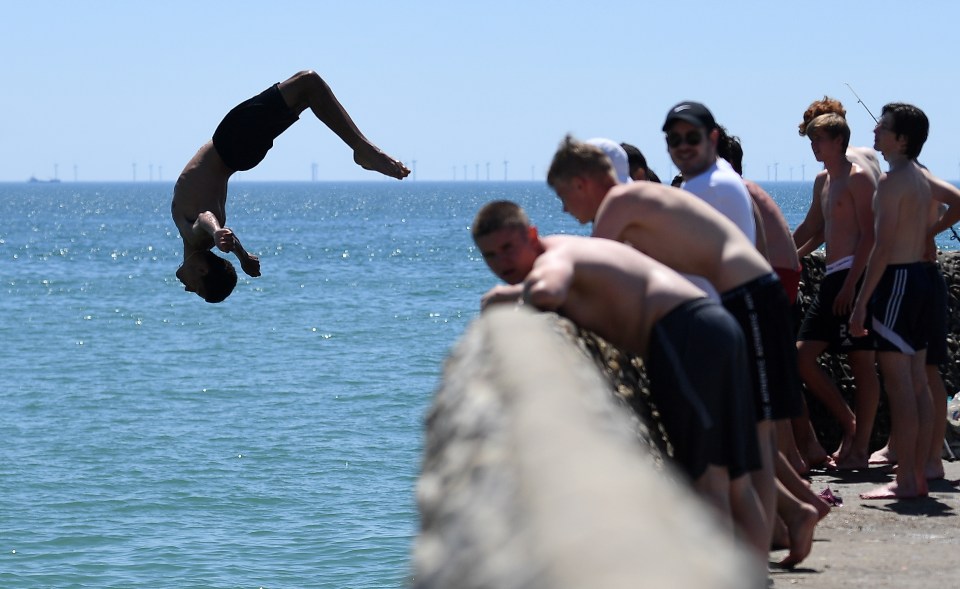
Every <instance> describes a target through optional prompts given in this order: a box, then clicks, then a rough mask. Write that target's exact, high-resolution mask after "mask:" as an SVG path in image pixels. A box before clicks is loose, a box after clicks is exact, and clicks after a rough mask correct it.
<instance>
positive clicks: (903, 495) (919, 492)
mask: <svg viewBox="0 0 960 589" xmlns="http://www.w3.org/2000/svg"><path fill="white" fill-rule="evenodd" d="M926 496H927V491H926V489H916V488H903V487H901V486H900V485H898V484H897V483H896V482H892V483H888V484H886V485H883V486H881V487H877V488H876V489H874V490H872V491H868V492H866V493H860V498H861V499H864V500H881V501H882V500H898V499H919V498H921V497H926Z"/></svg>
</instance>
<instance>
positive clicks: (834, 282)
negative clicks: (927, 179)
mask: <svg viewBox="0 0 960 589" xmlns="http://www.w3.org/2000/svg"><path fill="white" fill-rule="evenodd" d="M804 134H805V135H806V136H807V137H809V139H810V147H811V149H812V150H813V154H814V156H815V157H816V159H817V161H819V162H822V163H823V164H824V167H825V170H824V171H822V172H820V173H819V174H817V177H816V179H815V180H814V187H813V199H812V201H811V203H810V208H809V209H808V211H807V215H806V217H805V218H804V220H803V222H801V223H800V225H798V226H797V228H796V230H795V231H794V234H793V237H794V242H795V243H796V244H797V245H798V247H799V248H800V251H801V254H806V253H809V251H812V250H813V249H815V248H816V247H819V245H820V244H821V243H825V244H826V272H825V274H824V278H823V281H822V283H821V285H820V289H819V290H818V292H817V295H816V298H815V299H814V300H813V301H812V302H811V304H810V306H809V308H808V309H807V312H806V315H805V316H804V319H803V323H802V324H801V327H800V331H799V334H798V336H797V362H798V368H799V371H800V376H801V378H802V379H803V381H804V383H805V384H806V385H807V389H808V390H809V391H810V392H811V393H812V394H813V395H814V397H816V398H817V399H818V400H819V401H820V402H822V403H823V404H824V405H825V406H826V408H827V409H828V410H829V411H830V413H831V415H833V417H834V418H835V419H836V420H837V421H838V422H839V423H840V427H841V429H842V432H843V438H842V441H841V443H840V447H839V448H838V449H837V450H836V451H835V452H834V453H833V454H831V455H830V456H829V457H827V456H826V455H825V452H824V451H823V449H822V446H820V444H819V442H817V440H816V436H815V434H814V433H813V429H812V427H811V426H810V424H809V419H801V420H799V421H798V422H797V426H798V430H799V432H800V436H799V437H800V439H801V440H804V439H806V442H805V443H801V447H802V450H803V451H804V458H805V459H806V460H807V461H809V462H808V463H809V464H810V465H811V466H817V465H818V464H820V463H822V462H826V463H827V464H828V465H829V466H832V467H836V468H839V469H856V468H867V465H868V459H869V457H870V449H869V445H870V434H871V432H872V430H873V422H874V419H875V417H876V413H877V404H878V402H879V399H880V382H879V380H878V378H877V371H876V356H875V353H874V342H873V338H872V337H854V336H852V335H851V334H850V333H849V331H848V328H847V322H848V320H849V317H850V310H851V309H852V307H853V301H854V298H855V297H856V294H857V288H858V285H859V284H860V280H861V278H862V276H863V270H864V268H865V267H866V264H867V256H868V255H869V253H870V249H871V248H872V247H873V243H874V235H873V208H872V206H873V196H874V193H875V192H876V186H877V184H876V179H875V177H874V175H873V174H872V173H871V171H870V170H868V169H864V168H863V167H861V166H860V165H859V164H857V163H854V162H853V161H851V159H850V158H849V157H848V156H847V155H846V154H847V150H848V144H849V141H850V128H849V126H847V122H846V119H844V118H843V116H841V115H839V114H837V113H833V112H830V113H826V114H822V115H819V116H817V117H816V118H814V119H813V120H811V121H810V122H809V124H808V125H807V128H806V130H805V133H804ZM828 349H829V350H832V351H834V352H842V353H845V354H846V355H847V358H848V360H849V361H850V367H851V370H852V372H853V378H854V382H855V384H856V398H855V399H856V400H855V409H856V412H854V411H851V409H850V407H849V405H848V404H847V402H846V400H845V399H844V398H843V395H842V394H841V393H840V389H839V388H838V386H837V384H836V383H835V382H834V381H833V379H832V378H831V377H830V376H829V375H828V374H827V373H826V372H825V371H824V370H823V368H822V367H821V366H820V364H819V363H818V358H819V357H820V355H821V354H823V353H824V352H826V351H827V350H828Z"/></svg>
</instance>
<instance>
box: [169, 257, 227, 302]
mask: <svg viewBox="0 0 960 589" xmlns="http://www.w3.org/2000/svg"><path fill="white" fill-rule="evenodd" d="M177 278H178V279H179V280H180V282H182V283H183V286H184V290H186V291H187V292H195V293H197V295H198V296H200V297H201V298H203V300H205V301H207V302H208V303H219V302H221V301H223V300H224V299H226V298H227V297H228V296H230V293H232V292H233V289H234V287H235V286H236V285H237V271H236V269H234V267H233V264H231V263H230V261H229V260H225V259H223V258H221V257H220V256H218V255H216V254H214V253H213V252H211V251H208V250H203V251H199V252H196V253H194V254H192V255H191V256H189V257H188V258H187V259H186V260H184V261H183V265H181V266H180V268H178V269H177Z"/></svg>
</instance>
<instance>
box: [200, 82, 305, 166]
mask: <svg viewBox="0 0 960 589" xmlns="http://www.w3.org/2000/svg"><path fill="white" fill-rule="evenodd" d="M299 118H300V117H299V116H298V115H297V114H296V113H294V112H293V111H291V110H290V107H289V106H287V103H286V102H285V101H284V100H283V95H282V94H280V88H279V86H278V85H277V84H274V85H273V86H270V87H269V88H267V89H266V90H264V91H263V92H261V93H260V94H257V95H256V96H254V97H253V98H250V99H248V100H245V101H243V102H241V103H240V104H238V105H237V106H235V107H233V109H232V110H231V111H230V112H228V113H227V116H225V117H223V120H222V121H220V124H219V125H218V126H217V130H216V131H214V133H213V146H214V148H216V150H217V153H218V154H219V155H220V159H222V160H223V163H225V164H226V165H227V167H228V168H230V169H231V170H234V171H237V172H242V171H244V170H249V169H251V168H253V167H254V166H256V165H257V164H259V163H260V162H262V161H263V158H264V157H266V155H267V152H268V151H270V148H271V147H273V140H274V139H276V138H277V137H278V136H279V135H280V134H281V133H283V132H284V131H286V130H287V129H288V128H289V127H290V125H292V124H294V123H295V122H297V119H299Z"/></svg>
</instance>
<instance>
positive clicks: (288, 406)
mask: <svg viewBox="0 0 960 589" xmlns="http://www.w3.org/2000/svg"><path fill="white" fill-rule="evenodd" d="M765 187H766V188H767V190H768V191H769V192H770V193H771V194H772V195H773V196H774V198H775V199H776V200H777V201H778V202H779V203H780V205H781V207H782V208H783V210H784V213H785V216H786V217H787V219H788V222H789V223H790V225H791V226H795V225H796V224H797V223H799V221H800V220H802V218H803V215H804V213H805V211H806V207H807V205H808V203H809V198H810V189H811V184H810V183H799V182H797V183H786V182H781V183H773V184H766V185H765ZM171 190H172V186H171V185H170V184H169V183H160V182H155V183H127V184H124V183H61V184H0V334H2V342H3V347H4V351H3V353H2V354H0V375H2V379H3V382H2V394H0V426H2V432H3V440H2V443H0V501H2V503H0V587H17V588H41V587H43V588H47V587H57V588H74V587H76V588H80V587H98V588H101V587H102V588H114V587H116V588H120V587H135V586H152V587H207V588H220V587H222V588H228V587H229V588H237V587H252V588H258V587H263V588H279V587H336V588H368V587H378V588H379V587H403V586H405V585H406V584H408V582H409V579H410V570H409V558H410V551H411V547H412V541H413V538H414V536H415V534H416V531H417V526H418V521H417V513H416V504H415V499H414V486H415V484H416V477H417V475H418V473H419V468H420V451H421V447H422V440H423V433H424V430H423V422H424V416H425V414H426V411H427V409H428V407H429V404H430V402H431V399H432V395H433V392H434V390H435V388H436V386H437V383H438V378H439V376H440V373H441V370H442V366H443V361H444V359H445V356H446V354H447V352H448V351H449V349H450V347H451V346H452V345H453V344H454V343H455V342H456V340H457V338H458V337H459V336H460V335H461V334H462V332H463V330H464V329H465V328H466V326H467V324H468V323H469V322H470V321H471V320H472V319H473V318H474V317H475V316H476V314H477V311H478V301H479V296H480V295H481V294H482V293H483V292H484V291H485V290H486V289H487V288H488V287H490V286H491V285H492V284H494V282H495V281H494V279H493V277H492V276H491V275H490V274H489V272H488V271H487V269H486V267H485V266H484V264H483V262H482V260H481V259H480V258H479V256H478V255H477V252H476V251H475V249H474V248H473V246H472V243H471V241H470V237H469V231H468V228H469V224H470V222H471V220H472V218H473V215H474V214H475V212H476V211H477V209H478V208H479V207H480V206H481V205H482V204H483V203H485V202H487V201H489V200H493V199H499V198H506V199H511V200H515V201H517V202H519V203H520V204H521V205H523V206H524V207H525V208H526V209H527V210H528V211H529V212H530V214H531V217H532V218H533V220H534V221H535V222H536V223H537V225H538V226H539V227H540V229H541V232H543V233H555V232H561V233H579V234H586V233H587V232H588V228H584V227H580V226H579V225H577V223H576V222H575V221H574V220H573V219H571V218H569V217H568V216H566V215H564V214H563V213H562V211H561V209H560V204H559V201H558V200H557V199H556V197H555V196H553V194H552V193H551V192H550V191H549V190H548V189H547V187H546V186H545V185H544V184H542V183H533V182H509V183H508V182H502V183H496V182H494V183H490V182H486V183H481V182H458V183H452V182H447V183H426V182H411V181H404V182H370V183H343V184H337V183H243V182H238V183H235V184H232V185H231V190H230V200H229V202H228V206H227V210H228V214H229V219H228V224H229V225H230V226H231V227H232V228H233V229H234V230H235V231H236V232H237V235H238V236H239V237H240V238H241V239H242V240H243V242H244V245H245V246H246V247H247V249H248V250H250V251H251V252H253V253H256V254H258V255H260V257H261V263H262V270H263V276H262V277H260V278H256V279H252V278H248V277H246V276H241V280H240V283H239V284H238V286H237V289H236V290H235V291H234V293H233V295H232V296H231V297H230V298H229V299H227V301H226V302H224V303H222V304H219V305H209V304H206V303H204V302H202V301H201V300H200V299H199V298H198V297H196V296H195V295H193V294H191V293H186V292H184V291H183V290H182V287H181V285H180V283H179V282H178V281H177V280H176V278H175V276H174V271H175V270H176V268H177V266H178V265H179V262H180V258H181V254H182V249H181V243H180V239H179V236H178V235H177V232H176V229H175V227H174V226H173V223H172V221H171V219H170V215H169V206H170V194H171ZM943 239H944V241H943V242H942V244H941V245H942V246H943V247H948V248H952V247H953V246H954V245H955V244H956V242H950V241H948V240H947V239H946V237H944V238H943Z"/></svg>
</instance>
